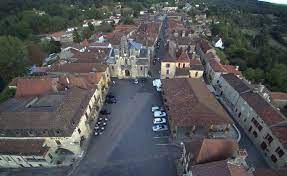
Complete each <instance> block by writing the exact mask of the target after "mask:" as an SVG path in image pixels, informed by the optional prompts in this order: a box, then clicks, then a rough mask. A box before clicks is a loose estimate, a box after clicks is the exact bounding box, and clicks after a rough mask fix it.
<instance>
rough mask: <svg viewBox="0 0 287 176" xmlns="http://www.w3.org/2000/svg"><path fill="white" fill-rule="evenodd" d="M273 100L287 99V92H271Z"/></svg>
mask: <svg viewBox="0 0 287 176" xmlns="http://www.w3.org/2000/svg"><path fill="white" fill-rule="evenodd" d="M271 98H272V99H273V100H287V93H285V92H271Z"/></svg>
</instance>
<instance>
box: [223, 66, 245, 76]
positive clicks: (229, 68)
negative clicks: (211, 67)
mask: <svg viewBox="0 0 287 176" xmlns="http://www.w3.org/2000/svg"><path fill="white" fill-rule="evenodd" d="M222 66H223V67H224V69H225V70H226V72H227V73H233V74H235V75H238V76H242V73H241V71H239V70H238V69H237V68H236V66H234V65H222Z"/></svg>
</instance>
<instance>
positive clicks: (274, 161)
mask: <svg viewBox="0 0 287 176" xmlns="http://www.w3.org/2000/svg"><path fill="white" fill-rule="evenodd" d="M270 158H271V160H272V161H273V163H276V162H277V158H276V156H274V155H271V157H270Z"/></svg>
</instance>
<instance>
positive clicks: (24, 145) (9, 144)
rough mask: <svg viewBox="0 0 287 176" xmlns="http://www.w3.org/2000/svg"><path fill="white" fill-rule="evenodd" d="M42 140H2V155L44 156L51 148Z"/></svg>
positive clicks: (0, 141) (0, 151)
mask: <svg viewBox="0 0 287 176" xmlns="http://www.w3.org/2000/svg"><path fill="white" fill-rule="evenodd" d="M43 145H44V140H42V139H1V140H0V153H1V154H3V155H22V156H31V155H36V156H43V155H45V154H46V153H47V152H48V150H49V147H47V146H45V147H44V146H43Z"/></svg>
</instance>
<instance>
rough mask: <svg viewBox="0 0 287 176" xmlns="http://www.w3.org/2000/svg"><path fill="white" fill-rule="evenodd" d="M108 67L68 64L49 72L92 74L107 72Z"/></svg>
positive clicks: (95, 64)
mask: <svg viewBox="0 0 287 176" xmlns="http://www.w3.org/2000/svg"><path fill="white" fill-rule="evenodd" d="M106 69H107V65H104V64H97V63H67V64H63V65H59V64H56V65H53V66H52V67H51V68H50V69H49V71H48V72H62V73H90V72H105V71H106Z"/></svg>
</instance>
